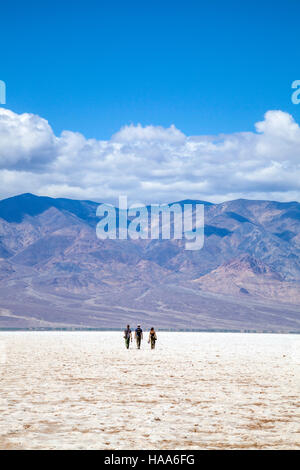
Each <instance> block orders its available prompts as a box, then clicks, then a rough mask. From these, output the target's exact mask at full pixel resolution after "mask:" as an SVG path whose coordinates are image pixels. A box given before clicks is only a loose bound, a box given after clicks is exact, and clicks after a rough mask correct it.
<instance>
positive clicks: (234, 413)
mask: <svg viewBox="0 0 300 470" xmlns="http://www.w3.org/2000/svg"><path fill="white" fill-rule="evenodd" d="M158 339H159V340H158V343H157V348H156V350H155V351H151V350H150V349H149V345H148V344H147V341H145V340H144V342H143V344H142V349H141V350H137V349H136V348H135V345H134V343H132V346H131V349H130V350H129V351H127V350H126V349H125V347H124V343H123V341H124V340H123V338H122V333H117V332H7V333H6V332H2V333H0V383H1V387H0V449H74V448H75V449H203V448H204V449H245V448H255V449H260V448H264V449H284V448H294V449H296V448H300V416H299V405H300V400H299V391H300V371H299V369H300V365H299V359H300V336H297V335H265V334H238V333H233V334H231V333H164V332H161V333H158Z"/></svg>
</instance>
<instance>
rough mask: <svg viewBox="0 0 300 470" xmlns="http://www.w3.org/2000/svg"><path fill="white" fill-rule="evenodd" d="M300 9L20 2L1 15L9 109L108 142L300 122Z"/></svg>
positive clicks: (260, 4) (299, 5) (290, 2)
mask: <svg viewBox="0 0 300 470" xmlns="http://www.w3.org/2000/svg"><path fill="white" fill-rule="evenodd" d="M299 30H300V2H299V1H298V0H287V1H277V0H275V1H274V0H273V1H264V0H261V1H256V0H251V1H230V0H229V1H226V2H225V1H215V0H212V1H206V2H203V1H199V0H198V1H190V0H186V1H156V0H152V1H151V2H141V1H139V2H135V1H126V2H125V1H114V0H112V1H110V2H108V1H107V2H102V1H99V0H98V1H91V0H85V1H76V0H75V1H73V2H70V1H55V0H52V1H51V2H50V1H47V0H46V1H43V2H40V1H39V2H37V1H26V2H24V1H14V0H12V1H10V2H2V4H1V28H0V40H1V42H0V44H1V63H0V79H2V80H4V81H5V82H6V84H7V108H9V109H11V110H13V111H14V112H17V113H23V112H30V113H34V114H37V115H40V116H42V117H44V118H45V119H47V120H48V121H49V122H50V124H51V126H52V128H53V130H54V132H55V134H56V135H59V134H60V132H61V131H62V130H63V129H68V130H72V131H79V132H82V133H83V134H84V135H85V136H86V137H88V138H89V137H94V138H97V139H108V138H110V136H111V135H112V134H114V133H115V132H117V131H118V130H119V129H120V128H121V126H124V125H126V124H130V123H134V124H137V123H141V124H142V125H161V126H164V127H169V126H170V125H171V124H175V126H176V127H177V128H178V129H180V130H181V131H182V132H184V133H185V134H186V135H199V134H218V133H222V132H224V133H232V132H239V131H252V130H253V129H254V123H255V122H257V121H260V120H261V119H262V118H263V115H264V113H265V112H266V111H268V110H270V109H280V110H282V111H286V112H288V113H290V114H292V115H293V116H294V118H295V119H296V120H297V121H298V122H299V120H300V119H299V117H300V105H299V106H295V105H293V104H292V103H291V83H292V81H293V80H296V79H299V78H300V71H299V63H300V47H299V39H300V38H299V36H300V34H299Z"/></svg>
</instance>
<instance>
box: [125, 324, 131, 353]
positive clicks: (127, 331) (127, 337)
mask: <svg viewBox="0 0 300 470" xmlns="http://www.w3.org/2000/svg"><path fill="white" fill-rule="evenodd" d="M124 339H125V346H126V348H127V349H129V344H130V340H131V342H132V333H131V329H130V325H127V328H126V329H125V330H124Z"/></svg>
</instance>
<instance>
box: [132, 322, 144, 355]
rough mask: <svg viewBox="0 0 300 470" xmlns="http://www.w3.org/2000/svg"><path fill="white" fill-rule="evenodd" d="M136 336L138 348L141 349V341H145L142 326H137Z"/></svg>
mask: <svg viewBox="0 0 300 470" xmlns="http://www.w3.org/2000/svg"><path fill="white" fill-rule="evenodd" d="M134 336H135V340H136V345H137V348H138V349H141V341H142V339H143V330H142V328H141V325H138V326H137V329H136V330H135V333H134Z"/></svg>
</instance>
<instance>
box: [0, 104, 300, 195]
mask: <svg viewBox="0 0 300 470" xmlns="http://www.w3.org/2000/svg"><path fill="white" fill-rule="evenodd" d="M0 179H1V192H0V197H2V198H4V197H7V196H11V195H15V194H18V193H22V192H33V193H36V194H40V195H48V196H53V197H71V198H76V199H93V200H96V201H105V202H112V203H116V202H117V199H118V196H119V195H127V196H128V198H129V200H130V201H131V202H146V203H150V202H170V201H174V200H179V199H186V198H189V199H190V198H194V199H205V200H209V201H212V202H221V201H224V200H229V199H235V198H239V197H244V198H249V199H253V198H257V199H276V200H281V201H288V200H300V127H299V125H298V124H297V123H296V122H295V121H294V119H293V117H292V116H291V115H289V114H287V113H284V112H282V111H279V110H278V111H268V112H267V113H266V114H265V116H264V119H263V120H262V121H261V122H258V123H256V124H255V131H254V132H241V133H234V134H229V135H218V136H201V135H200V136H186V135H184V134H183V133H182V132H181V131H180V130H178V129H177V128H176V127H175V126H174V125H172V126H170V127H169V128H164V127H161V126H145V127H143V126H141V125H140V124H138V125H136V126H135V125H130V126H124V127H123V128H121V129H120V131H119V132H117V133H116V134H115V135H113V136H112V138H111V139H110V140H107V141H104V140H96V139H86V138H85V137H84V136H83V135H82V134H80V133H75V132H70V131H64V132H62V134H61V135H60V136H55V135H54V133H53V130H52V128H51V126H50V125H49V124H48V122H47V121H46V120H45V119H42V118H41V117H39V116H36V115H33V114H21V115H19V114H16V113H14V112H12V111H9V110H7V109H4V108H0Z"/></svg>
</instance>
